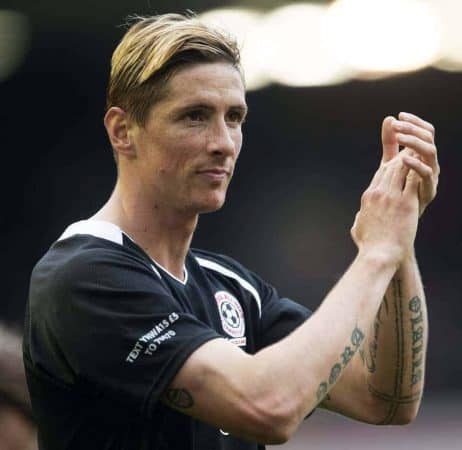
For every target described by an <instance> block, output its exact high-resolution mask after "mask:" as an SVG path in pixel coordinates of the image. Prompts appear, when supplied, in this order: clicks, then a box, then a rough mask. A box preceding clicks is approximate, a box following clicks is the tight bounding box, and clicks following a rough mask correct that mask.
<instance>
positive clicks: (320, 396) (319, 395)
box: [316, 381, 329, 402]
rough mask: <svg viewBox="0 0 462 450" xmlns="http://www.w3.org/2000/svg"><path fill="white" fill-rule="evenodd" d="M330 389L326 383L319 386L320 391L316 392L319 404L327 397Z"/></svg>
mask: <svg viewBox="0 0 462 450" xmlns="http://www.w3.org/2000/svg"><path fill="white" fill-rule="evenodd" d="M328 387H329V386H327V383H326V382H325V381H323V382H322V383H321V384H320V385H319V387H318V391H317V392H316V397H317V398H318V402H320V401H322V399H323V398H324V397H325V396H326V394H327V389H328Z"/></svg>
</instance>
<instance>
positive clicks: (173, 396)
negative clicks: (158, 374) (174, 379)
mask: <svg viewBox="0 0 462 450" xmlns="http://www.w3.org/2000/svg"><path fill="white" fill-rule="evenodd" d="M165 398H166V399H167V400H168V401H169V402H170V403H171V404H172V405H173V406H176V407H177V408H182V409H187V408H191V407H192V406H193V405H194V400H193V398H192V395H191V394H190V393H189V392H188V391H187V390H186V389H169V390H168V391H167V392H166V393H165Z"/></svg>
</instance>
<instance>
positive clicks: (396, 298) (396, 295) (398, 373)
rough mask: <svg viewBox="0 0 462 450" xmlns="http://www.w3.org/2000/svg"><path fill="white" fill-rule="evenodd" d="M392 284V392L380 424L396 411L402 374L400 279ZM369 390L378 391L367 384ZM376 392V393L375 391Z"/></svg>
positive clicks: (402, 340)
mask: <svg viewBox="0 0 462 450" xmlns="http://www.w3.org/2000/svg"><path fill="white" fill-rule="evenodd" d="M392 286H393V307H394V310H395V311H394V312H395V330H396V347H397V348H396V367H395V376H394V383H393V394H392V395H391V396H390V398H392V399H393V401H390V407H389V409H388V413H387V415H386V416H385V418H384V419H383V421H382V422H381V424H382V425H387V424H390V423H391V422H392V421H393V418H394V417H395V415H396V412H397V411H398V408H399V405H400V404H401V403H400V399H401V398H402V394H401V391H402V384H403V374H404V339H403V335H404V326H403V311H402V293H401V280H400V279H399V278H394V279H393V281H392ZM369 390H370V392H371V393H373V394H374V395H376V396H378V395H377V394H380V393H379V392H377V391H375V390H374V388H373V387H372V386H371V385H370V384H369ZM376 392H377V393H376Z"/></svg>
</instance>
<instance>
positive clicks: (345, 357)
mask: <svg viewBox="0 0 462 450" xmlns="http://www.w3.org/2000/svg"><path fill="white" fill-rule="evenodd" d="M354 354H355V352H354V351H353V350H351V347H349V346H348V347H345V350H344V351H343V353H342V364H343V367H345V366H346V365H347V364H348V363H349V362H350V359H351V358H353V355H354Z"/></svg>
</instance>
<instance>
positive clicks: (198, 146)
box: [131, 62, 247, 214]
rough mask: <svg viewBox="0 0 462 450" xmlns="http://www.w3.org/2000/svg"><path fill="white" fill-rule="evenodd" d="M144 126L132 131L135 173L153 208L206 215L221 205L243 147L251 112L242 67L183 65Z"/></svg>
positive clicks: (169, 82)
mask: <svg viewBox="0 0 462 450" xmlns="http://www.w3.org/2000/svg"><path fill="white" fill-rule="evenodd" d="M165 89H167V94H166V96H165V97H163V99H162V100H160V101H159V102H158V103H156V104H154V106H153V108H152V109H151V111H150V113H149V115H148V118H147V120H146V123H145V125H144V126H143V127H134V128H133V129H132V131H131V137H132V138H133V142H134V145H135V146H136V151H137V158H136V165H137V167H136V174H137V176H139V181H141V183H143V192H144V195H146V191H147V193H148V195H149V196H150V197H151V199H150V201H152V202H153V203H154V204H153V208H156V207H163V208H173V209H174V210H176V211H179V212H184V213H188V214H190V213H192V214H197V213H204V212H211V211H215V210H217V209H218V208H220V207H221V206H222V205H223V203H224V201H225V196H226V190H227V188H228V184H229V182H230V180H231V176H232V174H233V171H234V166H235V163H236V160H237V157H238V155H239V152H240V149H241V145H242V129H241V126H242V122H243V120H244V117H245V114H246V112H247V106H246V103H245V89H244V86H243V82H242V79H241V75H240V74H239V72H238V70H237V69H236V68H234V67H233V66H232V65H230V64H228V63H221V62H220V63H204V64H196V65H193V66H189V67H185V68H183V69H180V71H179V72H177V73H176V74H175V75H174V76H173V77H172V78H170V80H169V81H168V83H167V85H166V87H165Z"/></svg>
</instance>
